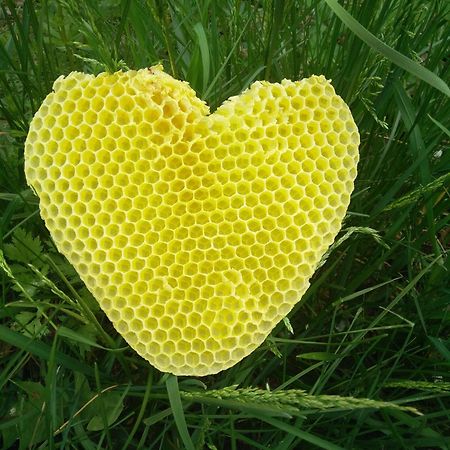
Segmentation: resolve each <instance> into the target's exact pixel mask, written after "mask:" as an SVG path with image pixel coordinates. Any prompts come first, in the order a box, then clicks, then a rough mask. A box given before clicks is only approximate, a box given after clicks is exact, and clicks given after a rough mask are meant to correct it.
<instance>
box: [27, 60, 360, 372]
mask: <svg viewBox="0 0 450 450" xmlns="http://www.w3.org/2000/svg"><path fill="white" fill-rule="evenodd" d="M53 89H54V92H52V93H51V94H49V95H48V96H47V98H46V99H45V100H44V102H43V104H42V106H41V107H40V109H39V111H38V112H37V113H36V115H35V117H34V118H33V120H32V122H31V125H30V131H29V134H28V137H27V141H26V144H25V172H26V177H27V180H28V183H29V184H30V186H32V188H33V189H34V190H35V191H36V193H37V195H38V196H39V199H40V210H41V215H42V217H43V219H44V220H45V223H46V225H47V228H48V229H49V230H50V233H51V236H52V238H53V239H54V241H55V244H56V245H57V247H58V249H59V250H60V252H61V253H62V254H64V255H65V256H66V257H67V259H68V260H69V261H70V263H71V264H73V266H74V267H75V268H76V270H77V272H78V273H79V275H80V277H81V278H82V280H83V281H84V282H85V283H86V286H87V287H88V289H89V290H90V291H91V292H92V293H93V295H94V296H95V298H96V299H97V300H98V302H99V303H100V306H101V307H102V309H103V310H104V311H105V312H106V314H107V316H108V317H109V319H110V320H111V321H112V323H113V324H114V326H115V328H116V329H117V331H118V332H119V333H121V334H122V335H123V336H124V338H125V339H126V341H127V342H128V343H129V344H130V345H131V347H133V348H134V349H135V350H136V351H137V352H138V353H139V354H140V355H141V356H142V357H144V358H145V359H147V360H148V361H149V362H150V363H151V364H153V365H154V366H155V367H157V368H158V369H160V370H162V371H166V372H171V373H173V374H176V375H206V374H212V373H217V372H219V371H221V370H223V369H226V368H228V367H230V366H232V365H234V364H235V363H236V362H238V361H240V360H241V359H242V358H243V357H245V356H246V355H248V354H249V353H250V352H252V351H253V350H254V349H255V348H256V347H258V346H259V345H260V344H261V343H262V342H263V340H264V339H265V338H266V337H267V335H268V334H269V332H270V331H271V330H272V329H273V327H274V326H275V325H276V324H277V323H278V322H279V321H280V320H281V319H282V318H283V317H284V316H285V315H286V314H287V313H288V312H289V311H290V310H291V308H292V307H293V306H294V305H295V304H296V303H297V302H298V301H299V300H300V298H301V297H302V295H303V294H304V292H305V291H306V289H307V287H308V285H309V279H310V277H311V276H312V274H313V273H314V270H315V268H316V266H317V264H318V263H319V261H320V259H321V257H322V256H323V254H324V253H325V251H326V250H327V248H328V247H329V245H330V244H331V243H332V242H333V240H334V238H335V236H336V234H337V232H338V231H339V229H340V227H341V223H342V220H343V218H344V215H345V213H346V209H347V206H348V204H349V200H350V193H351V192H352V190H353V181H354V179H355V176H356V165H357V161H358V144H359V135H358V131H357V127H356V125H355V123H354V121H353V118H352V116H351V113H350V111H349V109H348V107H347V105H346V104H345V103H344V101H343V100H342V99H341V98H340V97H339V96H337V95H336V94H335V92H334V89H333V87H332V86H331V84H330V83H329V82H328V81H327V80H326V79H325V78H324V77H323V76H312V77H310V78H307V79H304V80H301V81H296V82H292V81H289V80H283V81H282V82H281V84H280V83H268V82H256V83H254V84H253V85H252V86H251V87H250V88H249V89H248V90H246V91H245V92H243V93H242V94H241V95H239V96H237V97H232V98H230V99H229V100H227V101H226V102H225V103H224V104H223V105H222V106H221V107H219V109H218V110H217V111H216V112H214V113H213V114H211V115H209V109H208V107H207V106H206V105H205V103H204V102H202V101H201V100H199V99H198V98H197V97H196V95H195V92H194V91H193V90H192V89H191V88H190V87H189V85H188V84H187V83H185V82H181V81H178V80H175V79H173V78H172V77H171V76H169V75H167V74H165V73H164V72H163V70H162V67H161V66H155V67H152V68H151V69H143V70H139V71H129V72H117V73H114V74H107V73H102V74H100V75H98V76H93V75H86V74H82V73H71V74H70V75H69V76H67V77H66V78H64V77H61V78H59V79H58V80H57V81H56V82H55V84H54V86H53Z"/></svg>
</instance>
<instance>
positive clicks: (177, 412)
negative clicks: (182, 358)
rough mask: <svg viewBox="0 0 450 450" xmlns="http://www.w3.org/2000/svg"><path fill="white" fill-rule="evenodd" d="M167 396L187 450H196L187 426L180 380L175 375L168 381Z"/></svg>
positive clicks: (170, 376)
mask: <svg viewBox="0 0 450 450" xmlns="http://www.w3.org/2000/svg"><path fill="white" fill-rule="evenodd" d="M166 388H167V395H168V396H169V402H170V407H171V408H172V414H173V418H174V420H175V423H176V425H177V428H178V433H180V437H181V440H182V441H183V444H184V446H185V448H186V450H195V447H194V444H193V442H192V439H191V436H190V435H189V431H188V429H187V425H186V417H185V415H184V410H183V404H182V402H181V397H180V391H179V389H178V379H177V377H176V376H174V375H169V377H168V378H167V381H166Z"/></svg>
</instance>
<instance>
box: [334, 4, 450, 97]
mask: <svg viewBox="0 0 450 450" xmlns="http://www.w3.org/2000/svg"><path fill="white" fill-rule="evenodd" d="M325 2H326V3H327V5H328V6H329V7H330V8H331V9H332V10H333V12H334V13H335V14H336V15H337V16H338V17H339V19H341V20H342V22H343V23H344V24H345V25H346V26H347V27H348V28H349V29H350V30H351V31H352V32H353V33H355V34H356V36H358V37H359V38H360V39H361V40H362V41H364V42H365V43H366V44H367V45H368V46H369V47H371V48H372V49H374V50H375V51H377V52H379V53H381V54H382V55H383V56H385V57H386V58H387V59H389V61H391V62H392V63H394V64H396V65H397V66H399V67H401V68H402V69H404V70H406V71H407V72H409V73H410V74H412V75H414V76H415V77H417V78H420V79H421V80H423V81H425V83H428V84H429V85H430V86H433V87H434V88H435V89H438V90H439V91H441V92H442V93H444V94H445V95H446V96H450V88H449V87H448V85H447V84H446V83H445V82H444V81H443V80H442V79H441V78H439V77H438V76H437V75H436V74H434V73H433V72H431V71H430V70H428V69H427V68H426V67H423V66H421V65H420V64H419V63H417V62H415V61H413V60H412V59H409V58H408V57H406V56H405V55H403V54H401V53H400V52H398V51H397V50H394V49H393V48H392V47H389V45H386V44H385V43H384V42H382V41H381V40H380V39H378V38H377V37H376V36H374V35H373V34H372V33H371V32H370V31H369V30H367V29H366V28H364V27H363V26H362V25H361V24H360V23H359V22H358V21H357V20H356V19H354V18H353V17H352V16H351V15H350V14H349V13H348V12H347V11H346V10H345V9H344V8H343V7H342V6H341V5H339V3H338V2H337V0H325Z"/></svg>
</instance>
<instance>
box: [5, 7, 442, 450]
mask: <svg viewBox="0 0 450 450" xmlns="http://www.w3.org/2000/svg"><path fill="white" fill-rule="evenodd" d="M0 8H1V9H0V250H1V253H0V255H2V256H1V258H0V389H1V394H0V399H1V400H0V447H1V448H4V449H8V448H11V449H12V448H17V449H28V448H31V449H59V448H61V449H62V448H64V449H66V448H67V449H71V448H73V449H89V450H90V449H99V448H114V449H180V448H187V449H202V448H209V449H211V450H215V449H217V450H221V449H224V450H228V449H232V450H234V449H268V448H271V449H276V450H288V449H299V448H302V449H308V448H324V449H359V448H371V449H384V448H386V449H393V448H395V449H397V448H399V449H416V448H417V449H418V448H424V449H434V448H436V449H448V448H450V402H449V395H450V377H449V373H450V339H449V331H450V287H449V284H448V279H449V261H450V259H449V258H448V249H449V238H450V234H449V225H450V216H449V214H448V212H449V210H450V208H449V206H450V196H449V191H448V186H449V184H448V181H449V167H450V153H449V152H448V150H446V148H447V147H448V143H449V135H450V133H449V128H450V127H449V116H450V108H449V104H448V86H447V85H446V84H445V82H444V81H445V80H448V78H449V77H448V75H449V64H448V62H449V60H448V28H446V27H447V26H448V23H447V19H448V17H449V13H450V6H449V4H448V2H446V1H445V0H433V1H432V0H427V1H419V0H389V1H381V0H374V1H371V2H364V4H363V3H362V2H360V1H357V0H346V1H343V2H340V3H338V2H337V1H336V0H322V1H312V0H311V1H309V0H279V1H278V0H277V1H275V0H272V1H270V0H260V1H256V2H243V1H239V0H228V1H223V2H219V1H214V0H212V1H206V0H178V1H168V2H157V1H152V0H147V1H144V0H142V1H138V0H122V1H120V0H102V1H100V2H96V1H88V0H84V1H82V2H77V1H75V0H57V1H56V0H52V1H51V0H42V1H40V2H33V1H31V0H24V1H23V2H15V1H13V0H5V1H3V2H2V4H1V6H0ZM342 8H344V9H342ZM159 61H161V62H162V63H163V64H164V66H165V68H166V70H167V71H168V72H169V73H171V74H173V75H174V76H176V77H179V78H182V79H186V80H188V81H189V82H190V83H191V85H192V86H193V87H194V88H195V90H196V91H197V92H198V95H199V96H200V97H202V98H203V99H204V100H206V101H207V102H208V103H209V104H210V105H211V108H212V109H214V108H216V107H217V106H218V105H220V104H221V102H222V101H223V100H225V99H226V98H228V97H229V96H231V95H236V94H238V93H240V92H241V91H242V90H243V89H245V88H246V87H247V86H248V85H249V84H251V83H252V82H253V81H254V80H257V79H267V80H270V81H279V80H281V79H282V78H290V79H300V78H302V77H303V76H309V75H311V74H313V73H316V74H321V73H322V74H324V75H325V76H326V77H327V78H331V79H332V80H333V84H334V86H335V88H336V90H337V92H338V93H340V95H341V96H342V97H343V98H344V99H345V100H346V101H347V103H348V104H349V105H350V107H351V109H352V112H353V115H354V117H355V120H356V122H357V124H358V126H359V129H360V132H361V137H362V143H361V148H360V150H361V162H360V165H359V175H358V179H357V185H356V189H355V192H354V194H353V197H352V203H351V205H350V209H349V212H348V217H347V219H346V222H345V225H344V227H343V230H342V232H341V234H340V235H339V238H338V240H337V242H336V244H335V246H334V247H333V248H332V251H331V252H330V253H329V254H328V255H327V260H326V262H325V263H324V264H323V265H322V266H321V267H320V269H319V270H318V272H317V273H316V274H315V276H314V278H313V280H312V283H311V287H310V289H309V290H308V292H307V294H306V295H305V296H304V298H303V300H302V301H301V302H300V303H299V304H298V305H297V306H296V307H295V308H294V310H293V311H292V312H291V313H290V315H289V323H290V325H291V326H292V329H293V333H290V331H289V326H286V325H288V322H285V323H280V324H279V325H278V326H277V328H276V329H275V330H274V331H273V332H272V334H271V335H270V337H269V338H268V339H267V341H266V343H265V344H264V345H262V346H261V347H260V348H259V349H258V350H256V351H255V352H254V353H253V354H251V355H250V356H248V357H247V358H245V359H244V360H243V361H242V362H241V363H239V364H238V365H236V366H235V367H233V368H231V369H229V370H227V371H225V372H222V373H219V374H218V375H215V376H210V377H205V378H202V379H194V378H187V377H180V378H178V379H177V378H175V377H173V376H169V375H167V374H162V373H160V372H158V371H157V370H156V369H153V368H152V367H150V366H149V365H148V364H147V363H146V362H145V361H143V360H142V359H140V358H139V357H138V356H137V355H136V354H135V353H134V352H133V351H132V350H131V349H130V348H129V347H128V346H127V345H126V344H125V343H124V341H123V340H122V338H121V336H120V335H118V334H117V333H116V332H115V331H114V329H113V328H112V327H111V324H110V323H109V322H108V320H107V319H106V318H105V316H104V314H103V313H102V311H100V310H99V308H98V306H97V304H96V301H95V299H93V298H92V296H91V295H90V294H89V292H88V291H87V290H86V289H85V288H84V287H83V285H82V283H81V282H80V280H79V278H78V276H77V274H76V273H75V272H74V270H73V269H72V267H71V266H70V265H68V263H67V262H66V261H65V260H64V258H63V257H62V256H61V255H60V254H58V252H57V251H56V249H55V246H54V244H53V243H52V241H51V239H50V237H49V234H48V232H47V231H46V229H45V227H44V225H43V222H42V220H41V219H40V217H39V212H38V202H37V200H36V198H35V197H34V196H33V194H32V193H31V191H30V190H29V189H28V188H27V187H26V183H25V179H24V173H23V143H24V139H25V137H26V133H27V128H28V124H29V122H30V119H31V117H32V116H33V113H34V112H35V111H36V109H37V108H38V107H39V104H40V102H41V101H42V100H43V98H44V97H45V95H46V94H47V93H48V92H49V91H50V89H51V85H52V83H53V81H54V80H55V79H56V78H57V77H58V76H59V75H60V74H67V73H68V72H70V71H72V70H80V71H86V72H93V73H97V72H99V71H103V70H118V69H120V68H140V67H146V66H150V65H152V64H154V63H156V62H159Z"/></svg>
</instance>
